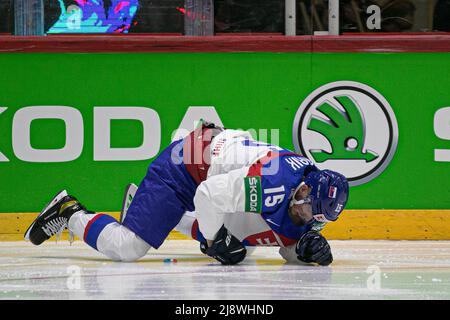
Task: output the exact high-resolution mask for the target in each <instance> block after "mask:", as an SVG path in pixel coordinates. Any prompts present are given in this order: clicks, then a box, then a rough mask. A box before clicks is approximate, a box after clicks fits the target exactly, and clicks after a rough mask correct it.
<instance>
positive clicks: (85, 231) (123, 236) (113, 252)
mask: <svg viewBox="0 0 450 320" xmlns="http://www.w3.org/2000/svg"><path fill="white" fill-rule="evenodd" d="M68 228H69V230H70V231H71V232H73V233H74V234H75V235H76V236H78V237H79V238H80V239H83V240H84V241H85V242H86V243H87V244H88V245H90V246H91V247H92V248H94V249H95V250H97V251H99V252H101V253H103V254H105V255H106V256H107V257H109V258H110V259H112V260H116V261H135V260H137V259H139V258H141V257H142V256H144V255H145V254H146V253H147V251H148V250H149V249H150V245H148V244H147V243H146V242H145V241H144V240H142V239H141V238H139V237H138V236H137V235H136V234H135V233H134V232H132V231H131V230H129V229H127V228H126V227H124V226H122V225H121V224H119V223H118V222H117V221H116V220H115V219H114V218H113V217H111V216H109V215H105V214H88V213H85V212H84V211H78V212H76V213H74V214H73V215H72V217H71V218H70V219H69V223H68Z"/></svg>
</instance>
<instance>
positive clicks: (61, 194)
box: [25, 190, 67, 240]
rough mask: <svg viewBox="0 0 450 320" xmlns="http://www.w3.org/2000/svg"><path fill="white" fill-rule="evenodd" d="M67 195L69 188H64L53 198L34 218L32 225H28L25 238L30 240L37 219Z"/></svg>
mask: <svg viewBox="0 0 450 320" xmlns="http://www.w3.org/2000/svg"><path fill="white" fill-rule="evenodd" d="M65 196H67V190H62V191H60V192H59V193H58V194H57V195H56V196H55V197H54V198H53V199H52V201H50V203H49V204H48V205H47V206H46V207H45V208H44V209H43V210H42V211H41V212H40V213H39V215H38V216H37V217H36V219H34V221H33V223H32V224H31V226H29V227H28V229H27V232H26V233H25V240H30V232H31V229H33V226H34V224H35V223H36V220H37V219H38V218H39V217H40V216H42V215H43V214H44V213H45V212H46V211H47V210H48V209H50V208H51V207H53V206H54V205H55V204H56V203H58V201H60V200H61V199H62V198H64V197H65Z"/></svg>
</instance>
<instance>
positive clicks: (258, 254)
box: [0, 240, 450, 300]
mask: <svg viewBox="0 0 450 320" xmlns="http://www.w3.org/2000/svg"><path fill="white" fill-rule="evenodd" d="M331 247H332V249H333V253H334V262H333V264H332V265H331V266H330V267H319V266H302V265H294V264H286V263H284V260H282V259H281V257H279V255H278V250H277V248H270V247H269V248H257V249H256V250H255V252H254V253H253V254H252V255H250V256H249V257H247V258H246V260H245V261H244V262H243V263H242V264H240V265H237V266H222V265H220V264H219V263H218V262H216V261H215V260H213V259H211V258H208V257H206V256H204V255H203V254H201V253H200V251H199V248H198V243H197V242H195V241H188V240H168V241H166V242H165V243H164V244H163V246H162V247H161V248H160V249H159V250H150V251H149V253H148V254H147V255H146V256H145V257H144V258H142V259H141V260H139V261H138V262H134V263H119V262H112V261H109V260H108V259H107V258H105V257H103V256H102V255H101V254H100V253H98V252H96V251H94V250H93V249H91V248H90V247H88V246H87V245H86V244H84V243H82V242H75V243H74V244H73V245H72V246H69V244H68V243H67V242H66V241H63V242H58V243H54V242H50V243H49V242H47V243H45V244H43V245H41V246H39V247H36V246H33V245H32V244H31V243H28V242H2V243H0V299H178V300H182V299H208V300H209V299H214V300H219V299H220V300H223V299H234V300H239V299H251V300H256V299H258V300H265V299H277V300H278V299H450V241H331ZM165 259H177V262H170V263H167V262H164V260H165Z"/></svg>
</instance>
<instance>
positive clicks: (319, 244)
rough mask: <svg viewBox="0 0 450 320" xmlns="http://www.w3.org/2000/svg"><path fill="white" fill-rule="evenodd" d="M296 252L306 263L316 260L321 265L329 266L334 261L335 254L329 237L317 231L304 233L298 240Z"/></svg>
mask: <svg viewBox="0 0 450 320" xmlns="http://www.w3.org/2000/svg"><path fill="white" fill-rule="evenodd" d="M295 252H296V253H297V258H298V259H299V260H300V261H303V262H306V263H310V262H315V263H318V264H319V265H321V266H328V265H329V264H330V263H331V262H333V255H332V254H331V248H330V245H329V244H328V241H327V239H325V238H324V237H323V236H322V235H321V234H320V233H318V232H316V231H308V232H306V233H305V234H304V235H302V237H301V238H300V240H298V241H297V245H296V246H295Z"/></svg>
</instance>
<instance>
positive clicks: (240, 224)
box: [176, 130, 323, 255]
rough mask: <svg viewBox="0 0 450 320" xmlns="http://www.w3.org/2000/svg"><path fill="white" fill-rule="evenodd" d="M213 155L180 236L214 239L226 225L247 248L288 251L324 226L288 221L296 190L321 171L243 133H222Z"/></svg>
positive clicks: (214, 146)
mask: <svg viewBox="0 0 450 320" xmlns="http://www.w3.org/2000/svg"><path fill="white" fill-rule="evenodd" d="M210 152H211V162H210V167H209V169H208V176H207V179H206V180H205V181H203V182H202V183H201V184H200V185H199V186H198V188H197V191H196V194H195V198H194V204H195V212H190V213H186V214H185V216H184V217H183V219H182V220H181V222H180V223H179V225H178V226H177V228H176V229H177V230H179V231H180V232H182V233H184V234H187V235H189V236H191V237H193V238H194V239H197V240H199V241H204V240H205V239H209V240H213V239H215V237H216V234H217V232H218V231H219V229H220V228H221V227H222V225H225V227H226V228H227V229H228V230H229V231H230V232H231V233H232V234H233V235H234V236H235V237H236V238H238V239H239V240H240V241H242V242H243V244H244V245H246V246H280V247H282V248H284V247H291V246H292V245H294V244H295V243H296V242H297V240H298V239H299V238H300V237H301V235H302V234H304V233H305V232H306V231H308V230H310V229H311V228H315V229H316V230H320V229H321V228H322V227H323V223H320V222H315V223H314V224H313V225H307V226H303V227H299V226H295V225H294V224H293V222H292V221H291V219H290V218H289V216H288V206H289V202H290V199H291V197H292V194H293V191H294V190H295V188H296V187H297V186H298V185H299V184H300V182H301V180H302V178H303V176H304V174H305V173H306V172H307V171H308V170H309V171H311V170H317V168H316V167H315V166H314V164H313V163H312V162H311V161H310V160H308V159H307V158H305V157H303V156H301V155H298V154H296V153H294V152H292V151H290V150H286V149H283V148H280V147H278V146H275V145H271V144H267V143H262V142H258V141H256V140H254V139H253V138H252V136H251V135H250V133H249V132H246V131H240V130H224V131H223V132H221V133H220V134H219V135H217V136H216V137H215V138H214V139H213V141H212V142H211V148H210ZM291 251H292V250H291ZM280 253H281V252H280ZM282 255H283V254H282Z"/></svg>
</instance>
